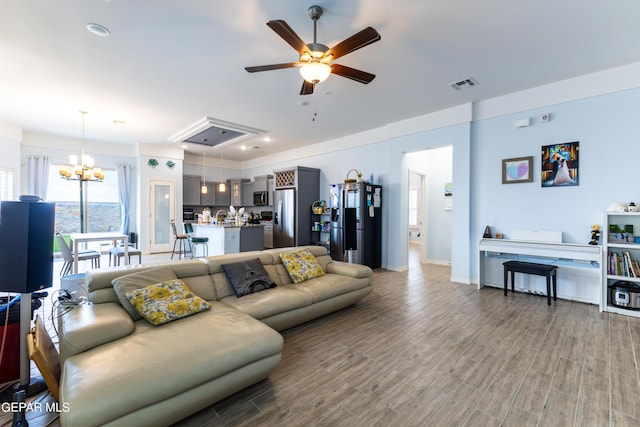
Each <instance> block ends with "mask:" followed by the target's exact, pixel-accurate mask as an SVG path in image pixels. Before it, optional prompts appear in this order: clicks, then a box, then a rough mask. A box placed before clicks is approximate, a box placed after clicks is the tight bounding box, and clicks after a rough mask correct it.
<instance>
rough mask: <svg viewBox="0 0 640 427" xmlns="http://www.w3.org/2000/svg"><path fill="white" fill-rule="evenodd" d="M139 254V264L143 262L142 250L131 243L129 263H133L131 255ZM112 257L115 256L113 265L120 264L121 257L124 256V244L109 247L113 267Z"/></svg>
mask: <svg viewBox="0 0 640 427" xmlns="http://www.w3.org/2000/svg"><path fill="white" fill-rule="evenodd" d="M136 255H137V256H138V264H142V251H141V250H140V249H138V248H136V247H135V246H131V245H129V264H131V257H132V256H136ZM111 257H113V265H114V266H116V267H117V266H119V265H120V258H122V257H124V246H122V245H119V246H111V247H110V248H109V267H111Z"/></svg>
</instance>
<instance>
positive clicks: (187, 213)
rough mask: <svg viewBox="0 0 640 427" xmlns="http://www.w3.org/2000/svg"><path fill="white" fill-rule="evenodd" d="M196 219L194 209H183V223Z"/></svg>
mask: <svg viewBox="0 0 640 427" xmlns="http://www.w3.org/2000/svg"><path fill="white" fill-rule="evenodd" d="M195 219H196V214H195V213H194V212H193V208H183V209H182V220H183V221H194V220H195Z"/></svg>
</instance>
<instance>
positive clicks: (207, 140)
mask: <svg viewBox="0 0 640 427" xmlns="http://www.w3.org/2000/svg"><path fill="white" fill-rule="evenodd" d="M261 133H263V131H261V130H259V129H253V128H250V127H247V126H241V125H236V124H233V123H229V122H224V121H222V120H216V119H212V118H211V117H205V118H203V119H201V120H199V121H197V122H196V123H194V124H192V125H191V126H189V127H187V128H186V129H184V130H182V131H180V132H178V133H176V134H175V135H173V136H171V137H170V138H169V141H171V142H178V143H183V142H191V143H193V144H200V145H206V146H209V147H224V146H227V145H230V144H234V143H236V142H238V141H241V140H243V139H247V138H251V137H253V136H256V135H258V134H261Z"/></svg>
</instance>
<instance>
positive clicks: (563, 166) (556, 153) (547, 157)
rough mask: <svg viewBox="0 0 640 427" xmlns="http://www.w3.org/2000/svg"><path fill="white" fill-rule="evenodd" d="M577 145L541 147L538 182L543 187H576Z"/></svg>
mask: <svg viewBox="0 0 640 427" xmlns="http://www.w3.org/2000/svg"><path fill="white" fill-rule="evenodd" d="M579 154H580V150H579V143H578V142H577V141H575V142H565V143H563V144H554V145H545V146H543V147H542V162H541V168H542V169H541V176H540V181H541V182H542V186H543V187H567V186H575V185H578V182H579V175H578V166H579V162H578V160H579Z"/></svg>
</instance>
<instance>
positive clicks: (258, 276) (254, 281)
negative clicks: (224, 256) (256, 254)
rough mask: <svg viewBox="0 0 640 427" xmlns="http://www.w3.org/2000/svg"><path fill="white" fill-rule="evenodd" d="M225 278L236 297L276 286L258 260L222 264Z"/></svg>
mask: <svg viewBox="0 0 640 427" xmlns="http://www.w3.org/2000/svg"><path fill="white" fill-rule="evenodd" d="M222 269H223V270H224V272H225V274H226V275H227V278H228V279H229V281H230V282H231V286H233V289H234V290H235V292H236V297H238V298H240V297H241V296H244V295H248V294H252V293H254V292H259V291H263V290H265V289H270V288H275V287H276V284H275V283H274V281H273V280H271V277H269V274H268V273H267V271H266V270H265V269H264V267H263V266H262V263H261V262H260V260H259V259H258V258H256V259H252V260H249V261H241V262H235V263H233V264H223V265H222Z"/></svg>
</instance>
